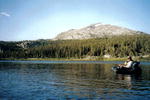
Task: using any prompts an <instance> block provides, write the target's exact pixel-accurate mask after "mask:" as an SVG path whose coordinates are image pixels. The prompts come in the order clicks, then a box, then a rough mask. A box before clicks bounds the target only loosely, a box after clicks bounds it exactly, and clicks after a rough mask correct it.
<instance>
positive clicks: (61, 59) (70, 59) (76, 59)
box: [0, 57, 150, 61]
mask: <svg viewBox="0 0 150 100" xmlns="http://www.w3.org/2000/svg"><path fill="white" fill-rule="evenodd" d="M0 60H24V61H126V60H127V58H126V57H122V58H115V57H114V58H113V57H112V58H100V57H98V58H97V57H96V58H89V59H87V58H0ZM133 60H135V61H150V57H146V58H142V57H133Z"/></svg>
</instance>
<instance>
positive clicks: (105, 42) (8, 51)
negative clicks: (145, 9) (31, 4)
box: [0, 35, 150, 58]
mask: <svg viewBox="0 0 150 100" xmlns="http://www.w3.org/2000/svg"><path fill="white" fill-rule="evenodd" d="M20 43H24V41H22V42H0V58H9V57H14V58H18V57H19V58H26V57H27V58H47V57H50V58H83V57H85V56H101V57H102V56H104V55H105V54H109V55H111V56H113V57H125V56H128V55H131V56H141V55H150V35H130V36H116V37H111V38H97V39H86V40H57V41H52V40H38V41H29V42H27V43H26V48H23V47H20V46H18V44H20Z"/></svg>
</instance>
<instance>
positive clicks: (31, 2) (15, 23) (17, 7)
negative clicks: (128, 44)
mask: <svg viewBox="0 0 150 100" xmlns="http://www.w3.org/2000/svg"><path fill="white" fill-rule="evenodd" d="M95 23H104V24H112V25H118V26H122V27H126V28H130V29H133V30H138V31H143V32H146V33H150V0H0V40H3V41H20V40H36V39H52V38H54V37H55V36H57V34H59V33H61V32H64V31H67V30H70V29H78V28H82V27H85V26H88V25H90V24H95Z"/></svg>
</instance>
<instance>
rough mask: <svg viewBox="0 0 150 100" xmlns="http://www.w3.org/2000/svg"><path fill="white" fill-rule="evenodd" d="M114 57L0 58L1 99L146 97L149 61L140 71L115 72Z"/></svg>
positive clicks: (149, 81)
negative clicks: (63, 59) (128, 73)
mask: <svg viewBox="0 0 150 100" xmlns="http://www.w3.org/2000/svg"><path fill="white" fill-rule="evenodd" d="M120 63H122V62H115V61H0V99H1V100H8V99H9V100H10V99H11V100H66V99H69V100H70V99H71V100H77V99H78V100H149V98H150V62H142V63H141V65H140V66H141V68H142V74H141V75H138V76H137V75H136V76H135V75H122V74H116V73H114V72H113V71H112V70H111V67H112V66H114V65H115V64H120Z"/></svg>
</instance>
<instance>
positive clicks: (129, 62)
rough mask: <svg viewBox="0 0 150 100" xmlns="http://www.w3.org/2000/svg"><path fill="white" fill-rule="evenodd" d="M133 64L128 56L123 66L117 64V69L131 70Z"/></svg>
mask: <svg viewBox="0 0 150 100" xmlns="http://www.w3.org/2000/svg"><path fill="white" fill-rule="evenodd" d="M132 64H133V60H132V57H131V56H128V60H127V61H126V62H125V63H124V64H119V67H120V68H122V67H125V68H131V67H132Z"/></svg>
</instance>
